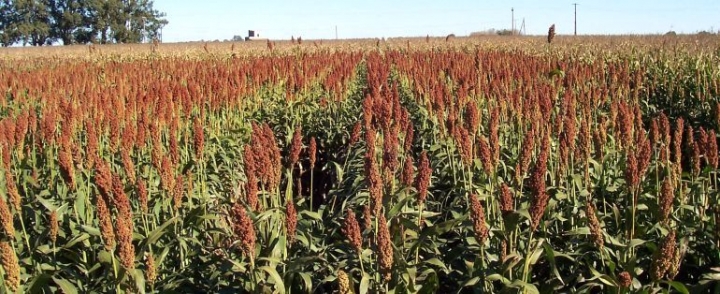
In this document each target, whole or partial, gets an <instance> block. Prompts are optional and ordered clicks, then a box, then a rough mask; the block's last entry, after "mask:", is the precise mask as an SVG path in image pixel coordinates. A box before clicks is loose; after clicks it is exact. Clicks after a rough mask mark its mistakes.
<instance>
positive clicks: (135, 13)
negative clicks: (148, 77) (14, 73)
mask: <svg viewBox="0 0 720 294" xmlns="http://www.w3.org/2000/svg"><path fill="white" fill-rule="evenodd" d="M164 17H165V13H162V12H160V11H158V10H156V9H155V8H154V7H153V1H152V0H0V45H2V46H4V47H7V46H11V45H14V44H22V45H33V46H42V45H51V44H56V43H57V42H62V44H63V45H71V44H87V43H101V44H106V43H139V42H143V41H145V40H153V39H156V38H158V37H159V35H160V30H161V29H162V27H163V26H165V25H166V24H167V23H168V21H167V20H166V19H165V18H164Z"/></svg>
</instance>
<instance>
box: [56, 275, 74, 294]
mask: <svg viewBox="0 0 720 294" xmlns="http://www.w3.org/2000/svg"><path fill="white" fill-rule="evenodd" d="M53 281H55V284H57V285H58V287H60V289H61V290H62V292H63V293H65V294H77V292H78V291H77V288H75V286H74V285H73V284H72V283H70V282H68V280H65V279H59V278H53Z"/></svg>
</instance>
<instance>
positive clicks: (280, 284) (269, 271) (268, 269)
mask: <svg viewBox="0 0 720 294" xmlns="http://www.w3.org/2000/svg"><path fill="white" fill-rule="evenodd" d="M260 269H261V270H263V271H265V272H266V273H267V274H268V275H270V277H271V278H272V279H273V281H275V283H274V284H275V288H276V289H277V290H278V291H279V292H280V293H285V283H283V280H282V278H281V277H280V274H278V272H277V270H276V269H274V268H272V267H269V266H261V267H260Z"/></svg>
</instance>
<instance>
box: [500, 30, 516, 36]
mask: <svg viewBox="0 0 720 294" xmlns="http://www.w3.org/2000/svg"><path fill="white" fill-rule="evenodd" d="M497 34H498V36H512V35H513V31H512V30H508V29H503V30H499V31H497Z"/></svg>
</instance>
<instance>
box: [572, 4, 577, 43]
mask: <svg viewBox="0 0 720 294" xmlns="http://www.w3.org/2000/svg"><path fill="white" fill-rule="evenodd" d="M573 6H575V36H577V6H578V4H577V3H573Z"/></svg>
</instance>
